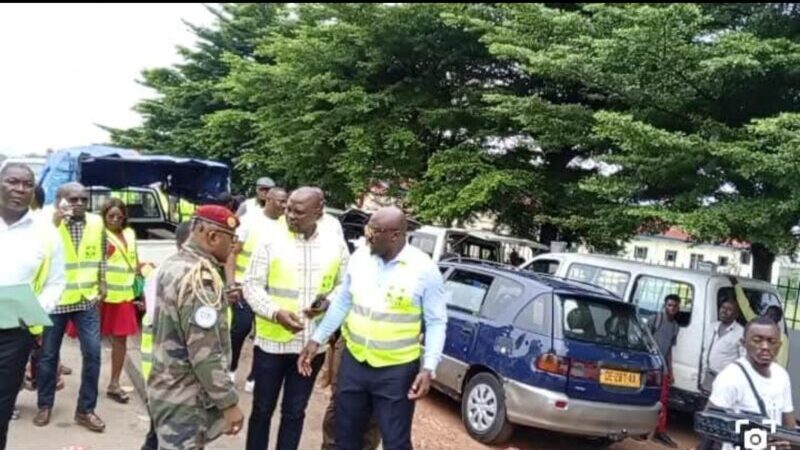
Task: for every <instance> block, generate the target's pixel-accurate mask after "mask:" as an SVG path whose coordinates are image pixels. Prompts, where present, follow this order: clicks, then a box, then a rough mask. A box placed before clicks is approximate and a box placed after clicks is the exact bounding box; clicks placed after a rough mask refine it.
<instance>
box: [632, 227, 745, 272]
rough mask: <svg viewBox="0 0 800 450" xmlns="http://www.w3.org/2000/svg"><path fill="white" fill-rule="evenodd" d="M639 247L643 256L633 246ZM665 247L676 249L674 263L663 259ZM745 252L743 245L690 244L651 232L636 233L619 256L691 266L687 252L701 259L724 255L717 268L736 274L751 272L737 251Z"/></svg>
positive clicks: (678, 265) (673, 265)
mask: <svg viewBox="0 0 800 450" xmlns="http://www.w3.org/2000/svg"><path fill="white" fill-rule="evenodd" d="M636 247H642V248H646V249H647V257H646V258H645V259H636V258H635V257H634V255H635V248H636ZM667 250H672V251H675V252H676V253H677V255H676V260H675V262H674V263H668V262H667V261H666V252H667ZM743 252H746V250H743V249H736V248H733V247H729V246H724V245H708V244H693V243H691V242H685V241H681V240H678V239H669V238H663V237H651V236H637V237H636V238H634V239H631V240H630V241H629V242H628V243H627V244H625V249H624V250H623V251H622V252H621V253H620V255H619V256H621V257H623V258H626V259H633V260H637V261H642V262H647V263H650V264H660V265H665V266H671V267H682V268H690V267H691V255H692V254H700V255H703V261H707V262H712V263H714V264H718V263H719V257H720V256H723V257H727V258H728V265H727V266H718V267H717V271H718V272H721V273H731V274H734V275H738V276H743V277H749V276H751V274H752V273H753V261H752V256H751V257H750V261H749V264H746V265H743V264H741V254H742V253H743Z"/></svg>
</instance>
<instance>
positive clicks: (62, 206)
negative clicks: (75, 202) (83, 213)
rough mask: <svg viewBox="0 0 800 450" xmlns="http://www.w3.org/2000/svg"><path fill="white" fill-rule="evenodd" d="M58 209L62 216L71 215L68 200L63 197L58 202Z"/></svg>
mask: <svg viewBox="0 0 800 450" xmlns="http://www.w3.org/2000/svg"><path fill="white" fill-rule="evenodd" d="M58 209H59V210H61V214H62V215H64V216H67V217H69V216H71V215H72V208H70V206H69V202H68V201H67V199H65V198H62V199H61V202H59V204H58Z"/></svg>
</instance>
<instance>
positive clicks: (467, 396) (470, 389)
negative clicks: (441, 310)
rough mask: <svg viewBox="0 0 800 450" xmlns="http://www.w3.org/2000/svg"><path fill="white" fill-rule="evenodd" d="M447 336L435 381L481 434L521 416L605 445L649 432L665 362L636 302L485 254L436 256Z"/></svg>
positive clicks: (498, 436) (488, 439)
mask: <svg viewBox="0 0 800 450" xmlns="http://www.w3.org/2000/svg"><path fill="white" fill-rule="evenodd" d="M439 267H440V270H441V271H442V275H443V277H444V280H445V290H446V291H447V294H448V304H447V309H448V324H447V340H446V343H445V349H444V355H443V358H442V361H441V363H440V365H439V367H438V369H437V370H436V377H435V382H434V385H435V387H436V388H437V389H438V390H440V391H442V392H445V393H446V394H448V395H450V396H452V397H453V398H455V399H460V400H461V416H462V420H463V422H464V426H465V427H466V428H467V431H468V432H469V434H470V435H471V436H472V437H473V438H474V439H477V440H478V441H481V442H484V443H487V444H497V443H501V442H503V441H504V440H506V439H508V438H509V437H510V436H511V433H512V427H513V425H514V424H518V425H525V426H531V427H536V428H541V429H547V430H552V431H557V432H562V433H569V434H573V435H580V436H584V437H586V438H588V442H591V443H592V444H593V445H594V446H605V445H609V444H611V443H613V442H616V441H619V440H622V439H625V438H626V437H629V436H643V435H646V434H648V433H650V432H651V431H652V430H653V429H654V428H655V425H656V422H657V420H658V413H659V411H660V409H661V403H660V402H659V394H660V387H661V376H662V371H663V363H662V360H661V358H660V356H659V355H658V351H657V349H656V346H655V342H654V341H653V338H652V336H651V334H650V333H649V331H648V330H647V329H646V327H645V326H643V325H642V322H641V320H640V318H639V316H638V314H637V312H636V309H635V307H634V306H633V305H631V304H628V303H625V302H623V301H621V300H620V299H619V298H617V297H616V296H615V295H614V294H612V293H610V292H608V291H606V290H603V289H600V288H598V287H595V286H592V285H589V284H582V283H578V282H574V281H567V280H563V279H558V278H555V277H551V276H547V275H541V274H533V273H529V272H523V271H519V270H517V269H515V268H512V267H508V266H501V265H494V264H489V263H485V262H478V261H444V262H441V263H440V264H439Z"/></svg>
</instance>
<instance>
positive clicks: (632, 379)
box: [600, 369, 642, 389]
mask: <svg viewBox="0 0 800 450" xmlns="http://www.w3.org/2000/svg"><path fill="white" fill-rule="evenodd" d="M641 376H642V375H641V374H640V373H638V372H626V371H623V370H610V369H600V384H606V385H609V386H621V387H629V388H634V389H638V388H639V386H641Z"/></svg>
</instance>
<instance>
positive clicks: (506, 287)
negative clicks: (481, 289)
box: [482, 277, 525, 319]
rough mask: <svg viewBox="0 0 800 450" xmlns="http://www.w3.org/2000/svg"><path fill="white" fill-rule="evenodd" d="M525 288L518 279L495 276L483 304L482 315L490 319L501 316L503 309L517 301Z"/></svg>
mask: <svg viewBox="0 0 800 450" xmlns="http://www.w3.org/2000/svg"><path fill="white" fill-rule="evenodd" d="M524 290H525V288H523V286H522V285H521V284H519V283H517V282H516V281H512V280H509V279H506V278H502V277H497V278H495V279H494V284H492V288H491V290H490V292H489V297H488V298H487V300H486V303H485V304H484V305H483V311H482V315H483V316H484V317H488V318H490V319H496V318H498V317H500V314H502V312H503V310H505V309H506V308H508V307H509V305H511V304H512V303H513V302H514V301H516V300H517V299H518V298H519V297H520V296H521V295H522V292H523V291H524Z"/></svg>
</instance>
